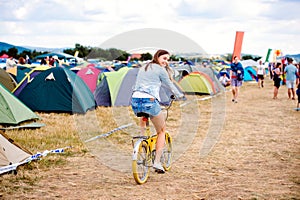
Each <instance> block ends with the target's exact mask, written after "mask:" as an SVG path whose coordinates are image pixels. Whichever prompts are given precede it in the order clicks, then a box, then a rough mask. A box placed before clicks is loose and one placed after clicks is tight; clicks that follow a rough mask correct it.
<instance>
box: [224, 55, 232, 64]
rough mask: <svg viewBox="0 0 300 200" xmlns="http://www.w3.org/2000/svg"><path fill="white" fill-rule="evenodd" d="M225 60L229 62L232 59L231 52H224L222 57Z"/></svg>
mask: <svg viewBox="0 0 300 200" xmlns="http://www.w3.org/2000/svg"><path fill="white" fill-rule="evenodd" d="M223 58H224V59H225V60H226V61H228V62H231V60H232V53H229V54H226V55H224V57H223Z"/></svg>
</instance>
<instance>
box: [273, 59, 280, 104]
mask: <svg viewBox="0 0 300 200" xmlns="http://www.w3.org/2000/svg"><path fill="white" fill-rule="evenodd" d="M272 74H273V76H272V77H273V81H274V92H273V93H274V95H273V99H277V95H278V90H279V87H280V84H281V74H282V72H281V63H279V62H278V63H277V64H276V67H275V68H274V69H273V71H272Z"/></svg>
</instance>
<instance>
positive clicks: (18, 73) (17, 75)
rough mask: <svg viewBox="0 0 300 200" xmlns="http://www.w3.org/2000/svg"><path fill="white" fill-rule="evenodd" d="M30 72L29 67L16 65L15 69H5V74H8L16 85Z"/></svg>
mask: <svg viewBox="0 0 300 200" xmlns="http://www.w3.org/2000/svg"><path fill="white" fill-rule="evenodd" d="M31 70H32V68H31V65H28V64H26V65H17V66H15V67H12V68H10V69H7V70H6V72H8V73H9V74H10V75H11V76H12V77H13V78H14V79H15V81H16V83H17V84H18V83H19V82H20V81H21V80H22V79H23V78H24V76H25V75H26V74H27V73H28V72H30V71H31Z"/></svg>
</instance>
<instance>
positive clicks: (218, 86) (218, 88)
mask: <svg viewBox="0 0 300 200" xmlns="http://www.w3.org/2000/svg"><path fill="white" fill-rule="evenodd" d="M195 70H196V71H199V72H203V73H205V74H207V75H208V76H209V78H210V79H211V80H212V82H213V84H212V86H213V88H214V90H215V94H216V93H219V92H224V91H225V88H224V86H223V85H222V84H221V83H220V81H219V79H218V78H217V76H216V74H215V71H214V70H213V69H212V68H211V67H196V68H195Z"/></svg>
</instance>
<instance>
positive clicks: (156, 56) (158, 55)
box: [145, 49, 170, 71]
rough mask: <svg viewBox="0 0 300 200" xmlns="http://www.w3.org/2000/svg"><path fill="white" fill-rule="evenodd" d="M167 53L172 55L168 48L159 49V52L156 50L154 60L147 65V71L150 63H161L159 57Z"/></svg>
mask: <svg viewBox="0 0 300 200" xmlns="http://www.w3.org/2000/svg"><path fill="white" fill-rule="evenodd" d="M165 54H168V55H170V53H169V52H168V51H166V50H163V49H159V50H157V52H156V53H155V54H154V56H153V59H152V61H151V62H149V63H148V64H147V65H146V67H145V71H147V69H148V67H149V65H151V64H152V63H155V64H159V62H158V58H159V57H160V56H162V55H165ZM168 67H169V66H168ZM169 68H170V67H169ZM167 71H168V70H167Z"/></svg>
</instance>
